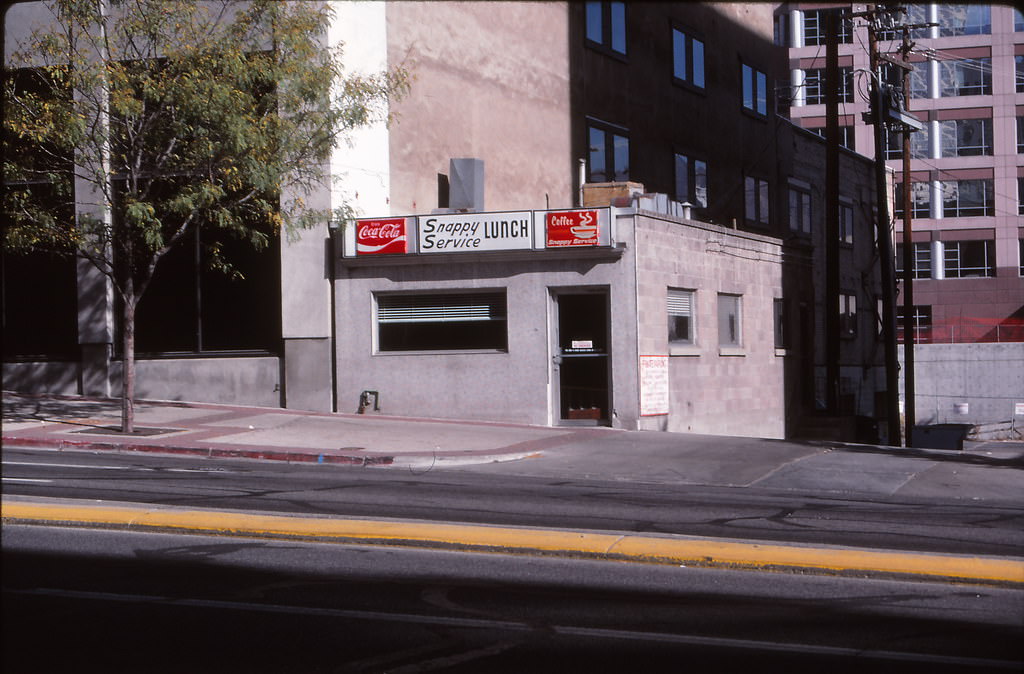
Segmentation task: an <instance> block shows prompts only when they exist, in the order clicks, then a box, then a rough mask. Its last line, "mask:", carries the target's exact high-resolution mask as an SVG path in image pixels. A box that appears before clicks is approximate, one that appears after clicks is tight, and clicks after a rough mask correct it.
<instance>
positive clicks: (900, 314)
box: [896, 304, 932, 344]
mask: <svg viewBox="0 0 1024 674" xmlns="http://www.w3.org/2000/svg"><path fill="white" fill-rule="evenodd" d="M906 313H907V308H906V307H903V306H898V307H896V339H897V341H899V342H903V341H904V339H903V336H904V334H906V333H905V331H904V329H903V326H904V323H903V321H904V320H906V319H905V318H904V317H905V316H906ZM931 341H932V308H931V306H929V305H925V304H915V305H914V342H915V343H917V344H930V343H931Z"/></svg>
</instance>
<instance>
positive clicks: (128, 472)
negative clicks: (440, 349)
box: [3, 448, 1024, 556]
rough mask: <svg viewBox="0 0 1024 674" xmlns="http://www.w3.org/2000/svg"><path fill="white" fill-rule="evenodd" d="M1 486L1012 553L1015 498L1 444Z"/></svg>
mask: <svg viewBox="0 0 1024 674" xmlns="http://www.w3.org/2000/svg"><path fill="white" fill-rule="evenodd" d="M3 490H4V493H5V495H12V494H18V495H27V496H46V497H61V498H73V499H88V500H104V501H114V502H118V501H120V502H133V503H145V504H162V505H176V506H194V507H207V508H222V509H228V510H240V511H249V512H252V511H262V512H266V511H272V512H282V513H295V514H324V515H344V516H351V517H385V518H410V519H419V520H434V521H453V522H468V523H486V524H500V525H515V526H538V527H557V528H572V529H588V530H598V531H617V532H643V533H652V534H687V535H695V536H708V537H722V538H731V539H741V540H760V541H777V542H782V541H785V542H792V543H804V544H829V545H851V546H859V547H867V548H879V549H897V550H906V551H921V552H947V553H958V554H976V555H1003V556H1018V555H1019V554H1020V551H1021V550H1024V505H1014V504H1012V503H1009V502H1006V501H998V502H980V503H979V502H959V501H955V500H949V499H945V500H944V499H938V498H935V497H925V496H918V497H902V496H890V497H881V496H877V495H875V496H868V495H861V496H845V495H840V494H834V493H826V492H820V491H818V492H815V491H810V490H808V491H794V490H773V489H767V488H756V487H745V488H730V487H718V486H698V485H679V484H649V483H637V482H630V481H613V480H593V479H586V478H576V479H571V478H566V477H558V478H551V477H538V476H529V475H515V476H510V475H506V474H502V473H501V472H500V471H499V472H481V471H469V470H465V471H458V470H451V469H449V470H445V471H412V470H383V471H374V470H365V469H360V468H351V467H344V466H330V465H315V464H313V465H310V464H283V463H279V462H274V463H264V462H255V461H244V460H207V459H198V458H195V457H191V458H178V457H172V456H163V455H153V454H117V453H110V452H105V453H99V454H95V453H89V452H76V451H66V452H57V451H46V450H17V449H11V448H4V452H3Z"/></svg>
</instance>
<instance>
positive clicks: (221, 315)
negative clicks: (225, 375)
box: [115, 227, 281, 354]
mask: <svg viewBox="0 0 1024 674" xmlns="http://www.w3.org/2000/svg"><path fill="white" fill-rule="evenodd" d="M279 246H280V240H279V237H277V236H276V235H275V236H273V237H272V238H271V241H270V244H269V245H268V246H267V247H266V248H264V249H263V250H259V251H257V250H256V249H254V248H253V247H252V245H251V244H249V243H248V242H246V241H242V240H239V239H237V238H235V237H233V236H231V235H230V234H228V233H226V232H225V231H223V230H218V229H217V228H214V227H197V228H194V229H193V230H192V231H190V232H189V233H187V234H186V235H185V238H184V239H182V240H181V241H180V242H179V243H178V244H177V245H176V246H175V247H174V248H172V249H171V250H170V251H168V252H167V253H166V254H165V255H164V256H163V258H161V260H160V268H159V269H158V271H157V272H156V274H154V275H153V279H152V281H151V282H150V284H149V287H148V288H147V289H146V293H145V294H144V295H143V296H142V299H141V300H140V301H139V305H138V308H137V309H136V313H135V349H136V351H137V352H138V353H139V354H171V353H174V354H203V353H209V352H221V351H259V352H264V351H266V352H271V353H275V352H278V351H279V350H280V340H281V314H280V312H279V311H276V310H275V311H268V310H267V307H273V306H279V304H280V296H281V290H280V288H281V266H280V259H281V254H280V248H279ZM215 249H216V250H219V251H220V254H221V255H222V256H223V257H224V259H226V260H229V261H230V262H231V264H232V265H233V266H234V268H235V270H236V271H237V272H238V274H237V275H235V276H229V275H227V274H225V273H223V272H221V271H219V270H217V269H215V268H213V266H211V265H212V263H213V260H212V259H211V252H212V251H213V250H215ZM117 304H118V311H117V314H116V316H117V319H118V324H117V327H118V331H120V330H121V329H122V328H123V326H122V325H121V323H120V317H121V308H120V305H121V302H120V300H118V302H117ZM120 346H121V339H120V337H118V339H117V342H116V343H115V348H120Z"/></svg>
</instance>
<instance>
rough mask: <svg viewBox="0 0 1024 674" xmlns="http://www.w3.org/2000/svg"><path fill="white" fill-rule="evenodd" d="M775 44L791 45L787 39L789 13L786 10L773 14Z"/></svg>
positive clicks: (779, 45) (778, 45)
mask: <svg viewBox="0 0 1024 674" xmlns="http://www.w3.org/2000/svg"><path fill="white" fill-rule="evenodd" d="M775 46H776V47H792V46H793V45H792V44H791V43H790V41H789V14H788V13H787V12H783V13H782V14H776V15H775Z"/></svg>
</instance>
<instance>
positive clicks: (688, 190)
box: [676, 154, 708, 208]
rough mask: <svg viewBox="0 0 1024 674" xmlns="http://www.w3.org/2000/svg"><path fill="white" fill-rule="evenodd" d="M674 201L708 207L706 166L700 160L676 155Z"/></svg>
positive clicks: (705, 163)
mask: <svg viewBox="0 0 1024 674" xmlns="http://www.w3.org/2000/svg"><path fill="white" fill-rule="evenodd" d="M676 200H677V201H682V202H689V203H690V204H693V205H694V206H699V207H701V208H707V207H708V164H707V162H705V161H701V160H700V159H694V158H693V157H687V156H686V155H681V154H677V155H676Z"/></svg>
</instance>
